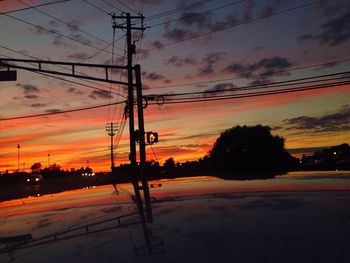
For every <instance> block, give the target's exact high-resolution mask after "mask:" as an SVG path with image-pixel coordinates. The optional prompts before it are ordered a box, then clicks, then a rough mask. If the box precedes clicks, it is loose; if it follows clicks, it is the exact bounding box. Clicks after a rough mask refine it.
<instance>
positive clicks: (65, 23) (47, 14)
mask: <svg viewBox="0 0 350 263" xmlns="http://www.w3.org/2000/svg"><path fill="white" fill-rule="evenodd" d="M16 1H17V2H19V3H21V4H23V5H26V6H28V7H33V6H31V5H29V4H27V3H26V2H24V1H22V0H16ZM33 9H34V10H35V11H37V12H39V13H41V14H43V15H45V16H48V17H50V18H52V19H54V20H56V21H58V22H60V23H62V24H64V25H66V26H67V27H68V28H72V29H73V30H74V31H79V32H82V33H84V34H85V35H88V36H89V37H92V38H94V39H96V40H98V41H100V42H104V43H107V44H110V43H109V42H108V41H106V40H104V39H102V38H100V37H97V36H95V35H93V34H91V33H89V32H87V31H85V30H83V29H80V28H79V27H74V28H73V26H72V25H71V24H70V23H67V22H65V21H63V20H62V19H60V18H58V17H57V16H53V15H51V14H49V13H47V12H44V11H42V10H40V9H38V8H36V7H33Z"/></svg>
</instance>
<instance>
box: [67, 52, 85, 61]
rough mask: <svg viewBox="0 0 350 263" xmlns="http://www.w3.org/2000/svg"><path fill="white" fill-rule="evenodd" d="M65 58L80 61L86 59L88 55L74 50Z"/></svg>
mask: <svg viewBox="0 0 350 263" xmlns="http://www.w3.org/2000/svg"><path fill="white" fill-rule="evenodd" d="M67 58H69V59H74V60H78V61H81V60H86V59H88V58H89V55H88V54H87V53H85V52H83V51H82V52H76V53H73V54H70V55H68V56H67Z"/></svg>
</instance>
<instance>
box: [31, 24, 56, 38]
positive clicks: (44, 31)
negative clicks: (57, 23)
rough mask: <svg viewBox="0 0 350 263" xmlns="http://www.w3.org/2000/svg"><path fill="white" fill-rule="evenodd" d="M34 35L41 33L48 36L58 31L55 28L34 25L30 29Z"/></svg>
mask: <svg viewBox="0 0 350 263" xmlns="http://www.w3.org/2000/svg"><path fill="white" fill-rule="evenodd" d="M30 30H31V31H32V32H33V33H34V34H35V35H43V36H50V35H55V34H58V33H60V32H59V31H58V30H57V29H55V28H47V29H46V28H44V27H40V26H38V27H34V28H31V29H30Z"/></svg>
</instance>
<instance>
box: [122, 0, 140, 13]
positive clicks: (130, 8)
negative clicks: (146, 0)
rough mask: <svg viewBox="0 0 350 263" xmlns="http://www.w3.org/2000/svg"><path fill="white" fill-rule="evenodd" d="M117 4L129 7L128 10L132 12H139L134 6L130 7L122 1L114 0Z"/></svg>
mask: <svg viewBox="0 0 350 263" xmlns="http://www.w3.org/2000/svg"><path fill="white" fill-rule="evenodd" d="M116 1H117V2H118V3H119V4H121V5H122V6H124V7H126V8H127V9H129V10H130V11H132V12H134V13H135V14H139V11H137V10H135V9H134V8H132V7H131V6H130V5H127V4H125V3H124V2H122V1H120V0H116Z"/></svg>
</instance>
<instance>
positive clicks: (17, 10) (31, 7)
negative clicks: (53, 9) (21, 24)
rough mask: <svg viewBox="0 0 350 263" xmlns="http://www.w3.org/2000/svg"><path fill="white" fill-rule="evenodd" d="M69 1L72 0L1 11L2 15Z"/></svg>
mask: <svg viewBox="0 0 350 263" xmlns="http://www.w3.org/2000/svg"><path fill="white" fill-rule="evenodd" d="M69 1H71V0H60V1H54V2H49V3H44V4H40V5H35V6H30V7H26V8H20V9H16V10H11V11H7V12H0V15H5V14H10V13H15V12H20V11H25V10H29V9H33V8H37V7H42V6H47V5H53V4H58V3H64V2H69Z"/></svg>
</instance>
